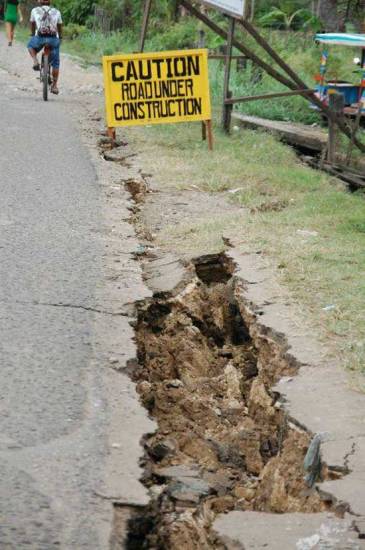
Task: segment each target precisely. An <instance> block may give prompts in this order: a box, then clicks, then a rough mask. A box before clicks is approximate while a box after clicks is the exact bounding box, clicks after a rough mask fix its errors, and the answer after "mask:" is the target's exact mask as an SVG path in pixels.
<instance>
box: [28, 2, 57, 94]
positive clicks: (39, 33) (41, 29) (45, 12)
mask: <svg viewBox="0 0 365 550" xmlns="http://www.w3.org/2000/svg"><path fill="white" fill-rule="evenodd" d="M39 3H40V5H39V6H37V7H36V8H33V9H32V11H31V14H30V28H31V33H32V37H31V39H30V40H29V42H28V51H29V53H30V55H31V57H32V59H33V69H34V70H35V71H39V69H40V67H39V62H38V59H37V53H38V52H40V51H41V50H42V48H43V46H45V44H49V45H50V46H51V48H52V49H51V55H50V64H51V66H52V85H51V92H52V93H53V94H58V88H57V82H58V76H59V67H60V40H62V17H61V13H60V12H59V10H57V9H56V8H54V7H52V6H51V5H50V4H51V1H50V0H40V2H39Z"/></svg>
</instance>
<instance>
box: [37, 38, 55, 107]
mask: <svg viewBox="0 0 365 550" xmlns="http://www.w3.org/2000/svg"><path fill="white" fill-rule="evenodd" d="M51 50H52V48H51V46H50V45H49V44H45V45H44V48H43V52H42V59H41V66H40V73H39V80H40V81H41V83H42V89H43V99H44V101H47V100H48V88H49V86H51V84H52V77H51V64H50V55H51Z"/></svg>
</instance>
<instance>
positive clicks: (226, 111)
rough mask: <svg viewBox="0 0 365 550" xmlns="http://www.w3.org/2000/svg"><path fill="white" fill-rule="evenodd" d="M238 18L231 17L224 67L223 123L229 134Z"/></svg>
mask: <svg viewBox="0 0 365 550" xmlns="http://www.w3.org/2000/svg"><path fill="white" fill-rule="evenodd" d="M235 23H236V20H235V19H234V18H233V17H231V18H230V22H229V31H228V37H227V49H226V61H225V68H224V83H223V112H222V125H223V129H224V131H225V132H226V133H227V134H228V133H229V131H230V127H231V112H232V107H231V106H230V105H228V104H227V100H228V99H229V97H230V92H229V79H230V75H231V56H232V42H233V37H234V29H235Z"/></svg>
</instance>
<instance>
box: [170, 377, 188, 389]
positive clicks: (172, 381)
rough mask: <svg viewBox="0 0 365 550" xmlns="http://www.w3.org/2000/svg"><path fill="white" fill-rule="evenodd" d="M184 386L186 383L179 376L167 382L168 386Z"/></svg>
mask: <svg viewBox="0 0 365 550" xmlns="http://www.w3.org/2000/svg"><path fill="white" fill-rule="evenodd" d="M183 386H184V384H183V383H182V382H181V380H179V379H178V378H176V379H175V380H169V381H168V382H167V383H166V387H167V388H182V387H183Z"/></svg>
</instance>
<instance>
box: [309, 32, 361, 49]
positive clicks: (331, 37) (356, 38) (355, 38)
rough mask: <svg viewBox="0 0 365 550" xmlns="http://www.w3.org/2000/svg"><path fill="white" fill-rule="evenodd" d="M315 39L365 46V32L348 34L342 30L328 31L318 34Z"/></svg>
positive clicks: (324, 41) (323, 42) (330, 42)
mask: <svg viewBox="0 0 365 550" xmlns="http://www.w3.org/2000/svg"><path fill="white" fill-rule="evenodd" d="M315 40H316V41H317V42H320V43H321V44H333V45H339V46H354V47H360V48H365V34H348V33H341V32H328V33H325V34H316V35H315Z"/></svg>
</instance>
